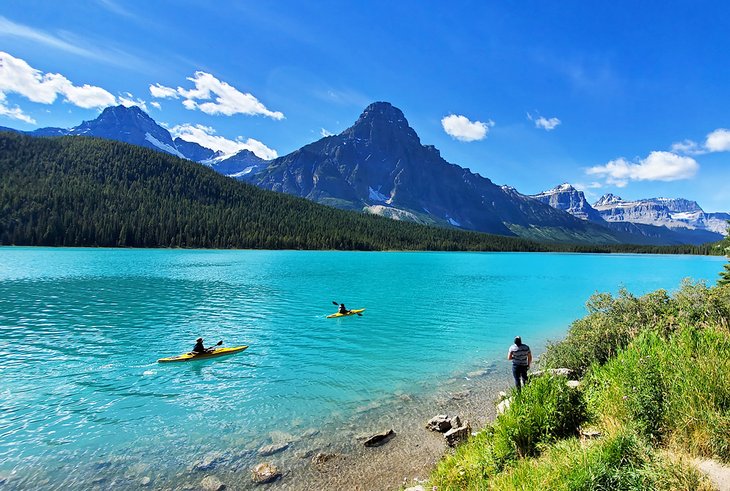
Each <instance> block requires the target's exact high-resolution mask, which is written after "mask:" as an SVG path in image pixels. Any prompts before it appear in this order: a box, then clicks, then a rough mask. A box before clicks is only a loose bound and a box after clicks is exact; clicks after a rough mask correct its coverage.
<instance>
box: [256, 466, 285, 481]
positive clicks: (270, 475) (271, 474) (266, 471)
mask: <svg viewBox="0 0 730 491" xmlns="http://www.w3.org/2000/svg"><path fill="white" fill-rule="evenodd" d="M280 477H281V472H280V471H279V469H278V468H277V467H276V466H275V465H274V464H271V463H269V462H263V463H261V464H258V465H256V467H254V468H253V469H251V479H253V482H255V483H256V484H266V483H269V482H273V481H276V480H277V479H279V478H280Z"/></svg>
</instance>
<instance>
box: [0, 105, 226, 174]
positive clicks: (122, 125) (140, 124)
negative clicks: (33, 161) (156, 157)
mask: <svg viewBox="0 0 730 491" xmlns="http://www.w3.org/2000/svg"><path fill="white" fill-rule="evenodd" d="M0 130H8V131H14V132H17V133H24V134H27V135H31V136H94V137H97V138H106V139H108V140H116V141H120V142H125V143H131V144H132V145H139V146H141V147H146V148H151V149H153V150H160V151H163V152H165V153H169V154H171V155H175V156H176V157H181V158H186V159H188V160H193V161H195V162H203V161H205V160H206V159H211V158H213V157H214V156H215V152H214V151H213V150H211V149H209V148H205V147H203V146H201V145H198V144H197V143H193V142H189V141H185V140H182V139H181V138H176V139H174V140H173V139H172V136H171V135H170V132H169V131H167V130H166V129H165V128H163V127H162V126H160V125H159V124H157V122H156V121H155V120H154V119H152V118H151V117H150V116H149V115H148V114H147V113H146V112H144V111H143V110H142V109H140V108H139V107H137V106H131V107H125V106H112V107H107V108H106V109H104V110H103V111H102V112H101V114H100V115H99V117H97V118H96V119H92V120H90V121H84V122H83V123H81V124H80V125H78V126H75V127H73V128H69V129H64V128H38V129H36V130H33V131H19V130H15V129H12V128H2V127H0Z"/></svg>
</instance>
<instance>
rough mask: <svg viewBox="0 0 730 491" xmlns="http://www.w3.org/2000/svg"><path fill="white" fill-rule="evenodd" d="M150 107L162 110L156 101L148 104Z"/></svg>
mask: <svg viewBox="0 0 730 491" xmlns="http://www.w3.org/2000/svg"><path fill="white" fill-rule="evenodd" d="M150 106H152V107H154V108H155V109H162V105H160V103H159V102H157V101H152V102H150Z"/></svg>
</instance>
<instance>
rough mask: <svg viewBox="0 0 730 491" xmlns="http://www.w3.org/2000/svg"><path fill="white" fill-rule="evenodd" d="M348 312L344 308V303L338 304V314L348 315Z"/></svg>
mask: <svg viewBox="0 0 730 491" xmlns="http://www.w3.org/2000/svg"><path fill="white" fill-rule="evenodd" d="M348 312H349V310H347V309H346V308H345V304H344V303H341V304H340V314H346V313H348Z"/></svg>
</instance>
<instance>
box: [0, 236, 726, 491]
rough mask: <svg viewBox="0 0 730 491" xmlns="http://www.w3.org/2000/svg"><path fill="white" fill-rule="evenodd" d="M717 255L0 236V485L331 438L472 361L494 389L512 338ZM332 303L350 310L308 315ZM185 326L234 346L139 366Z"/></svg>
mask: <svg viewBox="0 0 730 491" xmlns="http://www.w3.org/2000/svg"><path fill="white" fill-rule="evenodd" d="M725 261H726V259H725V258H720V257H694V256H657V255H578V254H527V253H404V252H387V253H366V252H304V251H208V250H128V249H125V250H113V249H54V248H14V247H13V248H9V247H3V248H0V336H1V337H2V340H3V342H2V345H1V346H2V347H0V374H1V375H2V386H0V484H2V482H5V483H6V484H7V485H9V486H10V488H11V489H14V488H18V489H20V488H29V487H48V488H53V487H57V488H59V489H60V488H73V487H77V488H79V489H83V488H88V487H89V486H90V485H91V484H93V483H94V481H93V480H94V479H99V477H98V476H99V475H103V474H104V473H105V472H106V471H105V469H107V468H109V469H112V468H114V469H116V470H114V472H118V473H119V475H120V476H129V475H131V474H130V472H132V471H130V470H129V468H130V467H132V466H133V465H134V463H135V462H138V461H141V460H144V461H145V462H146V463H147V464H149V465H150V466H152V468H153V469H154V474H155V475H160V476H163V475H169V476H178V477H180V475H181V471H180V469H186V468H187V467H189V466H190V465H191V461H193V460H195V459H196V458H199V457H200V455H203V454H206V453H210V452H216V451H218V452H225V451H227V450H229V449H231V448H243V449H247V451H248V453H246V452H244V453H243V454H241V455H240V456H238V457H237V458H238V462H239V464H238V465H240V466H241V468H244V467H247V466H250V465H252V464H253V463H255V462H256V461H257V457H256V455H255V449H256V448H258V447H260V446H261V445H264V444H266V443H270V442H271V440H272V439H274V440H275V438H272V437H271V435H272V434H277V433H276V432H280V433H287V434H297V433H302V432H304V431H306V430H307V429H310V428H331V429H332V430H331V431H329V432H327V438H331V439H336V438H337V431H338V430H337V429H338V428H341V427H343V426H347V425H352V422H353V421H354V420H358V419H362V418H367V417H370V416H369V413H370V410H371V409H372V412H374V413H377V412H378V411H387V410H388V407H389V404H391V402H392V401H394V400H398V401H401V402H402V401H403V400H406V399H408V400H418V401H419V404H423V401H424V400H425V399H424V398H427V397H428V394H431V393H433V392H434V391H436V390H437V389H438V387H439V386H440V385H441V384H448V383H449V380H451V381H452V382H453V381H454V380H462V379H464V378H465V376H464V374H468V373H472V372H474V371H475V370H477V371H478V370H482V369H488V371H489V372H490V373H491V376H492V377H493V378H495V380H503V381H504V383H505V384H508V383H509V381H510V368H509V365H508V364H507V362H506V361H505V360H504V358H505V356H506V350H507V348H508V347H509V345H510V344H511V342H512V339H513V338H514V336H515V335H517V334H520V335H521V336H522V338H523V340H524V341H525V342H526V343H527V344H529V345H531V346H532V348H533V351H534V352H535V353H536V354H539V352H540V351H541V350H542V349H544V346H545V344H546V342H547V340H549V339H553V340H556V339H559V338H560V337H562V336H563V335H564V333H565V332H566V331H567V328H568V327H569V325H570V322H571V321H572V320H574V319H576V318H578V317H581V316H582V315H584V313H585V308H584V304H585V301H586V300H587V299H588V297H589V296H590V295H591V294H592V293H594V292H597V291H601V292H603V291H606V292H612V293H615V292H617V291H618V290H619V289H620V288H621V287H625V288H627V289H628V290H629V291H631V292H632V293H634V294H642V293H646V292H649V291H652V290H655V289H659V288H665V289H668V290H675V289H677V288H678V286H679V284H680V282H681V281H682V279H683V278H687V277H690V278H693V279H695V280H706V281H707V282H708V283H714V282H715V280H716V279H717V275H718V272H719V271H720V270H721V269H722V266H723V264H724V262H725ZM332 301H338V302H344V303H345V304H346V305H347V306H348V307H349V308H366V310H365V312H364V315H363V316H362V317H357V316H352V317H346V318H341V319H326V318H325V316H326V315H327V314H330V313H333V312H334V311H335V309H336V307H335V306H334V305H332ZM198 336H202V337H204V338H205V342H206V345H210V344H213V343H215V342H216V341H218V340H223V341H224V343H225V345H226V346H236V345H244V344H245V345H249V348H248V349H247V350H246V351H244V352H242V353H238V354H236V355H232V356H229V357H224V358H218V359H211V360H203V361H195V362H190V363H176V364H158V363H157V362H156V360H157V359H158V358H160V357H163V356H170V355H175V354H179V353H183V352H185V351H188V350H190V349H191V348H192V346H193V344H194V342H195V339H196V338H197V337H198ZM365 415H368V416H365ZM373 417H376V416H373ZM322 438H324V437H322ZM115 462H123V464H116V463H115ZM115 466H116V467H115ZM143 470H144V472H147V473H148V474H149V473H150V472H151V471H150V470H149V468H146V469H143ZM109 472H111V471H109ZM153 477H154V476H153ZM184 477H185V476H182V477H180V478H181V479H182V478H184ZM134 478H135V479H136V477H134ZM119 479H122V478H119ZM129 479H132V478H129ZM161 479H162V478H161ZM164 479H168V478H164ZM164 479H163V481H164ZM106 482H107V483H108V482H109V481H106ZM114 482H116V483H117V484H118V487H124V485H125V481H123V480H118V481H114ZM133 482H134V481H132V480H130V481H128V482H126V485H128V486H129V487H130V488H132V487H134V486H133ZM161 482H162V481H161ZM164 482H174V477H169V480H168V481H164ZM102 483H103V481H102ZM97 484H99V482H97ZM102 487H104V486H103V485H102Z"/></svg>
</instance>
